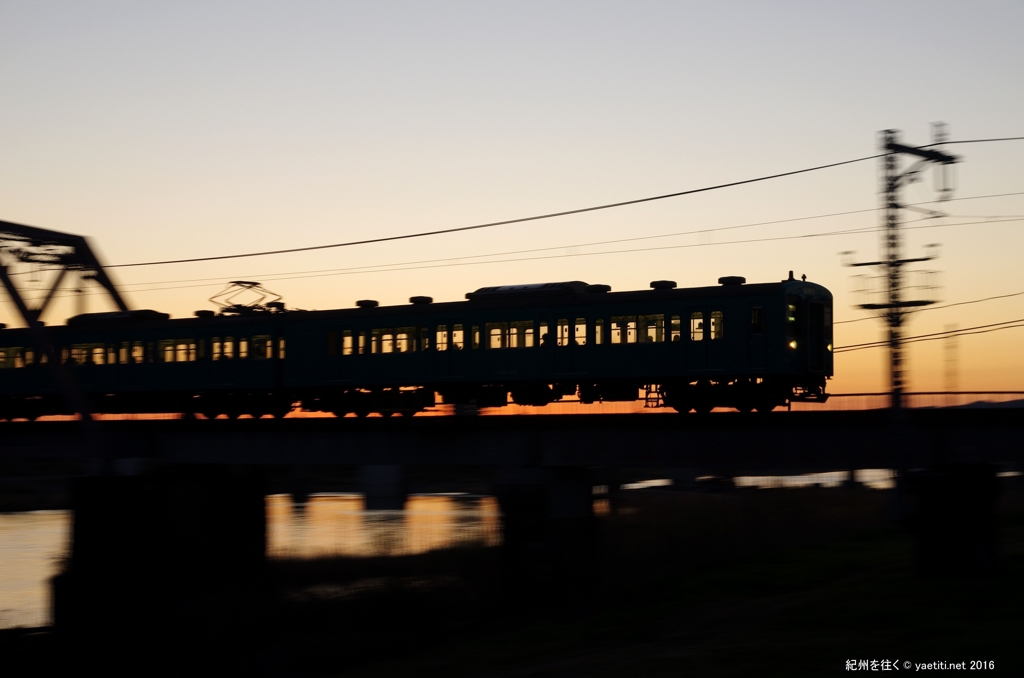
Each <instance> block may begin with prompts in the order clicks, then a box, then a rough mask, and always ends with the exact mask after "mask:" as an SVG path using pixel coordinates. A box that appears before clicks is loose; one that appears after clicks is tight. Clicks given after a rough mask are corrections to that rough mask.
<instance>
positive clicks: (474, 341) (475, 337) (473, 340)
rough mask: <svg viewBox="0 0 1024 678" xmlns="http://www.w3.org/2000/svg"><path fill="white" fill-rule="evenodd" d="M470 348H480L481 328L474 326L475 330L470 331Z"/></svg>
mask: <svg viewBox="0 0 1024 678" xmlns="http://www.w3.org/2000/svg"><path fill="white" fill-rule="evenodd" d="M469 337H470V339H469V340H470V348H480V326H479V325H473V329H472V330H471V331H470V335H469Z"/></svg>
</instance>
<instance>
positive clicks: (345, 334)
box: [281, 330, 353, 355]
mask: <svg viewBox="0 0 1024 678" xmlns="http://www.w3.org/2000/svg"><path fill="white" fill-rule="evenodd" d="M281 341H284V340H283V339H282V340H281ZM352 348H353V346H352V330H343V331H342V333H341V355H352Z"/></svg>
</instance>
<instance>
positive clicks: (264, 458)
mask: <svg viewBox="0 0 1024 678" xmlns="http://www.w3.org/2000/svg"><path fill="white" fill-rule="evenodd" d="M84 433H85V432H84V430H83V428H82V426H81V424H79V423H78V422H36V423H31V424H30V423H27V422H13V423H3V424H0V460H3V459H25V458H35V459H42V458H50V459H53V458H71V457H82V456H100V455H105V456H112V457H131V458H153V459H161V460H165V461H168V462H175V463H211V464H275V465H286V466H287V465H296V464H335V465H359V464H402V465H468V466H593V467H602V466H603V467H664V468H669V467H690V468H702V469H707V470H709V472H710V471H715V472H721V473H723V474H726V473H729V474H733V475H735V474H738V473H772V472H777V473H783V472H811V471H816V470H822V471H824V470H835V469H843V468H891V467H894V466H899V467H914V466H925V465H928V464H931V463H934V462H936V461H971V462H994V463H1000V464H1003V465H1006V466H1010V467H1016V465H1017V464H1019V462H1020V461H1021V457H1022V456H1024V445H1022V444H1021V443H1022V441H1024V409H1017V410H1014V409H1002V410H1000V409H992V410H940V409H935V410H917V411H907V412H905V418H904V419H903V420H902V421H901V422H900V423H899V424H896V423H894V421H893V419H892V417H891V415H890V413H889V412H888V411H850V412H789V413H785V412H780V413H773V414H771V415H767V416H761V415H741V414H733V413H721V414H718V413H713V414H711V415H708V416H705V417H697V416H694V415H689V416H678V417H676V416H661V417H651V416H645V415H575V416H488V417H423V418H419V417H417V418H411V419H398V418H391V419H380V418H371V419H351V418H346V419H261V420H252V419H243V420H236V421H229V420H215V421H202V420H149V421H106V422H99V423H98V424H97V426H96V431H95V433H94V434H92V435H90V436H88V437H86V436H85V435H84Z"/></svg>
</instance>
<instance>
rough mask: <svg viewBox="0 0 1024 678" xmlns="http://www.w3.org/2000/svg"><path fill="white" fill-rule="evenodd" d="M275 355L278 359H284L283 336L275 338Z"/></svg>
mask: <svg viewBox="0 0 1024 678" xmlns="http://www.w3.org/2000/svg"><path fill="white" fill-rule="evenodd" d="M277 357H278V359H279V360H284V337H281V338H280V339H278V340H277Z"/></svg>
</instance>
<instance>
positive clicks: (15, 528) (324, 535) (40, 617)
mask: <svg viewBox="0 0 1024 678" xmlns="http://www.w3.org/2000/svg"><path fill="white" fill-rule="evenodd" d="M845 477H846V474H845V472H836V473H814V474H807V475H801V476H746V477H739V478H736V479H735V482H736V485H737V486H741V487H742V486H756V487H801V486H809V485H820V486H824V487H834V486H838V485H839V484H840V483H841V482H842V481H843V480H845ZM855 477H856V479H857V480H858V481H859V482H862V483H864V484H866V485H868V486H870V487H876V488H879V489H881V488H887V487H891V486H892V475H891V472H890V471H889V470H888V469H860V470H858V471H857V472H856V475H855ZM669 484H671V481H669V480H649V481H644V482H640V483H635V484H633V486H631V487H633V489H638V490H639V489H642V488H644V487H657V486H660V485H669ZM602 501H603V500H599V501H598V502H595V510H596V512H597V513H599V514H600V513H605V512H607V506H606V502H604V503H602ZM70 529H71V512H70V511H30V512H23V513H0V628H11V627H15V626H25V627H34V626H42V625H45V624H47V623H49V616H50V615H49V607H48V606H49V588H48V581H49V579H50V577H52V576H53V575H54V574H56V573H57V571H58V569H59V568H60V561H61V559H62V558H63V557H64V556H65V552H66V549H67V545H68V538H69V531H70ZM500 540H501V529H500V513H499V510H498V503H497V501H496V500H495V499H494V497H480V496H470V495H459V494H452V495H414V496H411V497H409V500H408V501H407V502H406V508H405V510H403V511H364V510H363V498H362V496H361V495H358V494H316V495H312V496H311V497H310V498H309V501H307V502H305V503H303V504H294V503H293V502H292V499H291V496H290V495H286V494H279V495H271V496H269V497H267V555H268V556H269V557H270V558H310V557H319V556H332V555H340V556H370V555H404V554H413V553H422V552H424V551H429V550H432V549H438V548H446V547H451V546H458V545H460V544H483V545H488V546H493V545H496V544H498V543H500Z"/></svg>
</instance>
